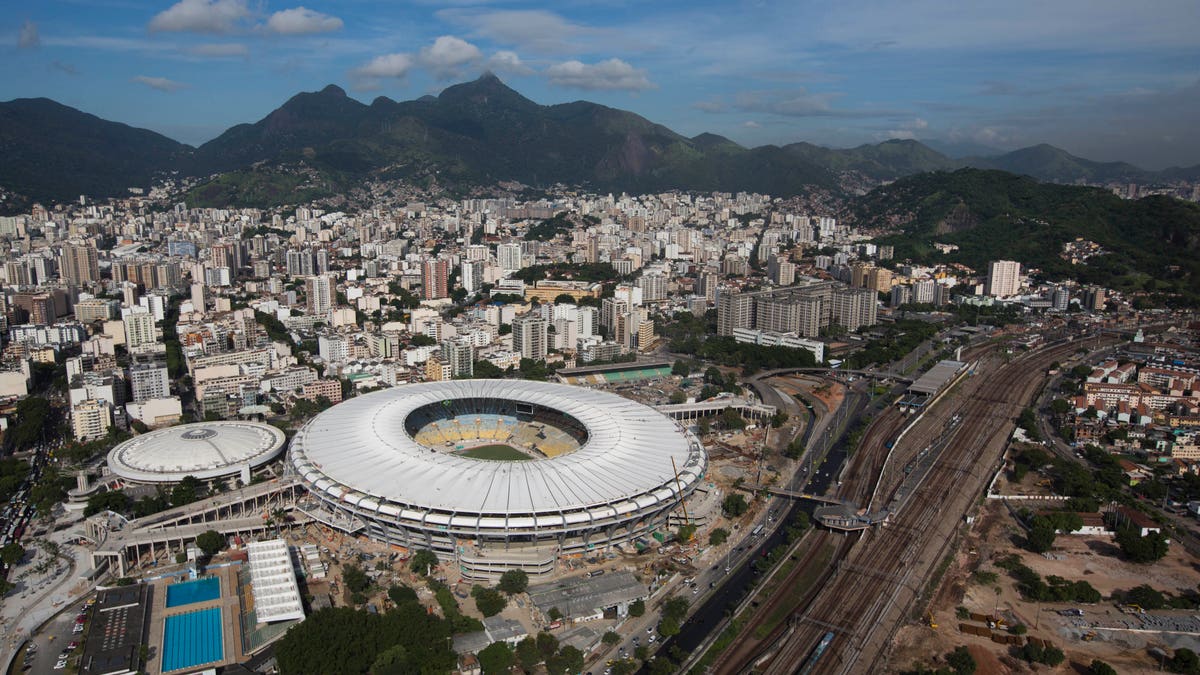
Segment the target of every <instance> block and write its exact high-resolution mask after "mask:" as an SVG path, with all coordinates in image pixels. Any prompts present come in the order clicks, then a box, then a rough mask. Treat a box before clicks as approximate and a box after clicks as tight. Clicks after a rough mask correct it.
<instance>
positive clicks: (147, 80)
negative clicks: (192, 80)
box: [133, 75, 187, 93]
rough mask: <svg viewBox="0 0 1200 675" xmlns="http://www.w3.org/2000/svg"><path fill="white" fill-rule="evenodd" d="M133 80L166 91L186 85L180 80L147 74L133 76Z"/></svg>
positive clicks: (176, 89) (175, 89)
mask: <svg viewBox="0 0 1200 675" xmlns="http://www.w3.org/2000/svg"><path fill="white" fill-rule="evenodd" d="M133 81H134V82H137V83H138V84H144V85H146V86H147V87H150V88H151V89H157V90H159V91H165V92H168V93H170V92H173V91H178V90H180V89H183V88H184V87H186V86H187V85H186V84H184V83H182V82H176V81H175V80H168V79H167V78H165V77H149V76H147V75H138V76H137V77H135V78H133Z"/></svg>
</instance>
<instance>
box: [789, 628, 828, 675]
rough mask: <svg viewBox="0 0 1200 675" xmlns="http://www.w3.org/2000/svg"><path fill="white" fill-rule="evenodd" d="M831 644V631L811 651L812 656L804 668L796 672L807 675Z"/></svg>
mask: <svg viewBox="0 0 1200 675" xmlns="http://www.w3.org/2000/svg"><path fill="white" fill-rule="evenodd" d="M831 642H833V631H830V632H828V633H826V634H825V635H824V636H823V637H822V638H821V641H820V642H818V643H817V647H816V649H814V650H813V653H812V655H811V656H809V657H808V660H807V661H805V662H804V667H803V668H801V669H800V670H799V671H797V672H798V673H799V675H808V674H809V673H811V672H812V671H813V668H816V667H817V663H818V662H819V661H820V660H821V657H822V656H824V655H825V651H826V650H827V649H829V643H831Z"/></svg>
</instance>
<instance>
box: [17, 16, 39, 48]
mask: <svg viewBox="0 0 1200 675" xmlns="http://www.w3.org/2000/svg"><path fill="white" fill-rule="evenodd" d="M41 44H42V37H41V35H40V34H38V25H37V24H36V23H34V22H32V21H30V20H28V19H26V20H25V23H23V24H21V32H20V33H18V34H17V47H18V48H20V49H34V48H36V47H38V46H39V45H41Z"/></svg>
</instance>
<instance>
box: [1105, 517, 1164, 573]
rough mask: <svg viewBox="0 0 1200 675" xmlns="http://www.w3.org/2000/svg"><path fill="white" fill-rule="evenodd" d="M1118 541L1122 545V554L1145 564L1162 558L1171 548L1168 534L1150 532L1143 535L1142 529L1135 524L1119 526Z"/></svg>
mask: <svg viewBox="0 0 1200 675" xmlns="http://www.w3.org/2000/svg"><path fill="white" fill-rule="evenodd" d="M1116 542H1117V546H1120V547H1121V554H1122V555H1124V556H1125V557H1126V558H1128V559H1129V560H1131V561H1132V562H1135V563H1143V564H1146V563H1152V562H1157V561H1159V560H1161V559H1162V557H1163V556H1165V555H1166V554H1167V549H1168V548H1169V546H1168V543H1167V535H1165V534H1163V533H1162V532H1148V533H1147V534H1146V535H1145V536H1142V534H1141V531H1140V530H1139V529H1138V528H1136V527H1133V526H1118V527H1117V536H1116Z"/></svg>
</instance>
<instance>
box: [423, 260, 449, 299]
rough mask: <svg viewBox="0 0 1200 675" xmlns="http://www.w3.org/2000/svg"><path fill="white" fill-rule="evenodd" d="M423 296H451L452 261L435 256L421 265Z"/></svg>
mask: <svg viewBox="0 0 1200 675" xmlns="http://www.w3.org/2000/svg"><path fill="white" fill-rule="evenodd" d="M421 297H422V298H424V299H426V300H437V299H439V298H448V297H450V261H448V260H446V259H445V258H434V259H432V260H426V261H425V262H424V263H423V264H422V265H421Z"/></svg>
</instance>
